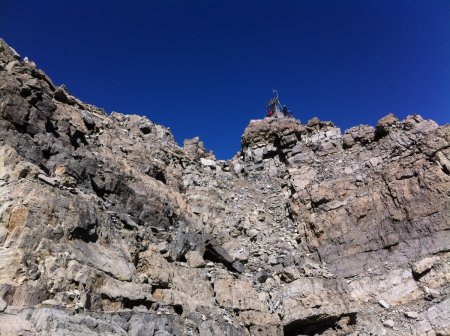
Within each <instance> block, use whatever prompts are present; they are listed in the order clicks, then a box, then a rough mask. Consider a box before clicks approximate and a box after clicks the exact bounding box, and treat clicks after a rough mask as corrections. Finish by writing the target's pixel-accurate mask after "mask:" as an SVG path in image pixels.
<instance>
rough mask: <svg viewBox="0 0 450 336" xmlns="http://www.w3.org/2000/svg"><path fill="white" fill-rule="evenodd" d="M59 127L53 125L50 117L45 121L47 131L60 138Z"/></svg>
mask: <svg viewBox="0 0 450 336" xmlns="http://www.w3.org/2000/svg"><path fill="white" fill-rule="evenodd" d="M57 129H58V128H57V127H55V125H53V123H52V121H51V120H50V119H47V120H46V121H45V131H46V132H47V133H51V134H53V135H54V136H55V138H59V133H58V131H57Z"/></svg>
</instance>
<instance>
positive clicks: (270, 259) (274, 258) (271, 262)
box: [268, 255, 278, 265]
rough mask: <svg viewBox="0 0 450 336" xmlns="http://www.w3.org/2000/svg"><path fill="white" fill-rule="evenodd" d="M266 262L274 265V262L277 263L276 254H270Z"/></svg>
mask: <svg viewBox="0 0 450 336" xmlns="http://www.w3.org/2000/svg"><path fill="white" fill-rule="evenodd" d="M268 262H269V264H271V265H276V264H278V259H277V257H276V256H274V255H271V256H270V257H269V260H268Z"/></svg>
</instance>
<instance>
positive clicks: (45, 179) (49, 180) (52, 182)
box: [37, 174, 56, 187]
mask: <svg viewBox="0 0 450 336" xmlns="http://www.w3.org/2000/svg"><path fill="white" fill-rule="evenodd" d="M37 177H38V179H39V180H40V181H42V182H45V183H47V184H48V185H50V186H52V187H54V186H55V185H56V181H55V180H54V179H52V178H51V177H48V176H45V175H44V174H39V175H38V176H37Z"/></svg>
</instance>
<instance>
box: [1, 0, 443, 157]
mask: <svg viewBox="0 0 450 336" xmlns="http://www.w3.org/2000/svg"><path fill="white" fill-rule="evenodd" d="M0 36H1V37H3V38H4V39H5V40H6V41H7V42H8V43H9V44H10V45H11V46H13V47H14V48H16V49H17V51H18V52H19V53H20V54H21V55H22V56H28V57H29V58H30V59H31V60H34V61H35V62H36V63H37V64H38V66H39V67H40V68H42V69H44V70H45V71H46V72H47V73H48V74H49V75H50V76H51V77H52V78H53V80H54V81H55V83H56V84H62V83H65V84H66V85H67V86H68V88H69V90H70V91H71V92H72V93H73V94H74V95H76V96H78V97H79V98H81V99H82V100H84V101H86V102H89V103H92V104H95V105H97V106H99V107H103V108H105V109H106V111H108V112H111V111H120V112H123V113H133V114H141V115H147V116H148V117H149V118H150V119H151V120H153V121H155V122H157V123H160V124H163V125H165V126H169V127H170V128H171V129H172V132H173V133H174V135H175V137H176V139H177V141H178V143H180V144H182V142H183V139H185V138H190V137H194V136H200V138H201V139H202V140H203V141H204V142H205V144H206V146H207V148H209V149H213V150H214V152H215V153H216V156H217V157H218V158H221V159H226V158H230V157H231V156H232V155H234V154H235V153H236V152H237V151H238V150H239V148H240V137H241V135H242V132H243V130H244V129H245V127H246V126H247V124H248V122H249V120H250V119H256V118H262V117H264V115H265V104H266V102H267V100H268V99H269V98H270V97H271V95H272V91H271V90H272V88H276V89H278V90H279V92H280V99H281V101H282V103H284V104H286V105H287V106H288V107H289V108H290V109H292V111H293V112H294V115H295V116H296V117H297V118H299V119H301V120H302V121H303V122H306V121H307V120H308V119H309V118H311V117H313V116H318V117H319V118H320V119H322V120H332V121H333V122H334V123H335V124H337V125H338V126H339V127H341V128H342V129H343V130H344V129H346V128H349V127H351V126H354V125H357V124H360V123H367V124H371V125H373V124H375V123H376V121H377V120H378V119H379V118H381V117H382V116H384V115H386V114H387V113H389V112H393V113H395V114H396V115H397V116H399V117H401V118H403V117H405V116H406V115H408V114H413V113H419V114H421V115H422V116H424V117H426V118H432V119H435V120H436V121H438V122H439V123H440V124H443V123H446V122H450V0H422V1H417V0H342V1H337V0H329V1H325V0H308V1H301V0H297V1H264V0H257V1H252V0H248V1H245V0H240V1H234V0H228V1H225V0H224V1H222V0H214V1H213V0H184V1H182V0H149V1H114V0H108V1H96V0H90V1H85V0H77V1H61V0H58V1H51V0H50V1H45V0H43V1H36V0H29V1H21V0H0Z"/></svg>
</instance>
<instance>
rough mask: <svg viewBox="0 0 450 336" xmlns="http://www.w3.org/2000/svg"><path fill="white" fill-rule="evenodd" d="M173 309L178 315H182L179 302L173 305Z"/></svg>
mask: <svg viewBox="0 0 450 336" xmlns="http://www.w3.org/2000/svg"><path fill="white" fill-rule="evenodd" d="M173 310H174V312H175V313H176V314H177V315H179V316H181V315H183V306H182V305H179V304H176V305H173Z"/></svg>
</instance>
